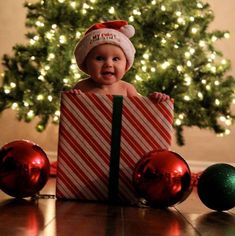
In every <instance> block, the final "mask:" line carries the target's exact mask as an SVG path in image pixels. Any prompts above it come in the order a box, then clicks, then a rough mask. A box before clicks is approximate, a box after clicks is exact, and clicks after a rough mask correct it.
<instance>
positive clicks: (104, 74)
mask: <svg viewBox="0 0 235 236" xmlns="http://www.w3.org/2000/svg"><path fill="white" fill-rule="evenodd" d="M126 64H127V61H126V56H125V54H124V52H123V51H122V49H121V48H120V47H118V46H116V45H112V44H102V45H99V46H97V47H95V48H93V49H92V50H91V51H90V53H89V54H88V56H87V58H86V68H87V72H88V74H89V75H90V76H91V78H92V79H93V80H94V81H95V82H96V83H99V84H103V85H112V84H114V83H115V82H117V81H119V80H121V79H122V77H123V76H124V75H125V73H126Z"/></svg>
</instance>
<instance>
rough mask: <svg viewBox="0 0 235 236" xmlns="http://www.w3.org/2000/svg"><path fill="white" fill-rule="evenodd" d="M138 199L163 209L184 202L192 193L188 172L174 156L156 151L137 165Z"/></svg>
mask: <svg viewBox="0 0 235 236" xmlns="http://www.w3.org/2000/svg"><path fill="white" fill-rule="evenodd" d="M133 184H134V188H135V190H136V193H137V195H138V196H139V197H140V198H144V199H146V201H147V204H148V205H150V206H152V207H156V208H165V207H169V206H172V205H174V204H176V203H180V202H182V201H184V200H185V199H186V198H187V197H188V196H189V194H190V193H191V190H192V188H191V172H190V169H189V166H188V164H187V163H186V161H185V160H184V159H183V158H182V157H181V156H180V155H179V154H177V153H175V152H171V151H167V150H156V151H151V152H150V153H148V154H146V155H145V156H144V157H143V158H142V159H141V160H140V161H139V162H137V164H136V166H135V169H134V173H133Z"/></svg>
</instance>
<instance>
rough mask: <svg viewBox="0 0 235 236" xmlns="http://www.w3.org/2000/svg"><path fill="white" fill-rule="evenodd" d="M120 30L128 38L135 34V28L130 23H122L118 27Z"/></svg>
mask: <svg viewBox="0 0 235 236" xmlns="http://www.w3.org/2000/svg"><path fill="white" fill-rule="evenodd" d="M120 32H122V33H123V34H125V35H126V36H127V37H128V38H131V37H133V36H134V34H135V28H134V26H132V25H124V26H122V27H121V28H120Z"/></svg>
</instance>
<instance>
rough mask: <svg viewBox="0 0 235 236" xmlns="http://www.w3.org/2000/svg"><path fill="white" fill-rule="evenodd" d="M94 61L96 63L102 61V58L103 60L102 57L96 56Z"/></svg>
mask: <svg viewBox="0 0 235 236" xmlns="http://www.w3.org/2000/svg"><path fill="white" fill-rule="evenodd" d="M95 59H96V60H97V61H102V60H103V59H104V58H103V57H102V56H97V57H96V58H95Z"/></svg>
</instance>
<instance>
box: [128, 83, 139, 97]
mask: <svg viewBox="0 0 235 236" xmlns="http://www.w3.org/2000/svg"><path fill="white" fill-rule="evenodd" d="M127 96H139V93H138V92H137V90H136V88H135V87H134V86H133V85H132V84H128V86H127Z"/></svg>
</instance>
